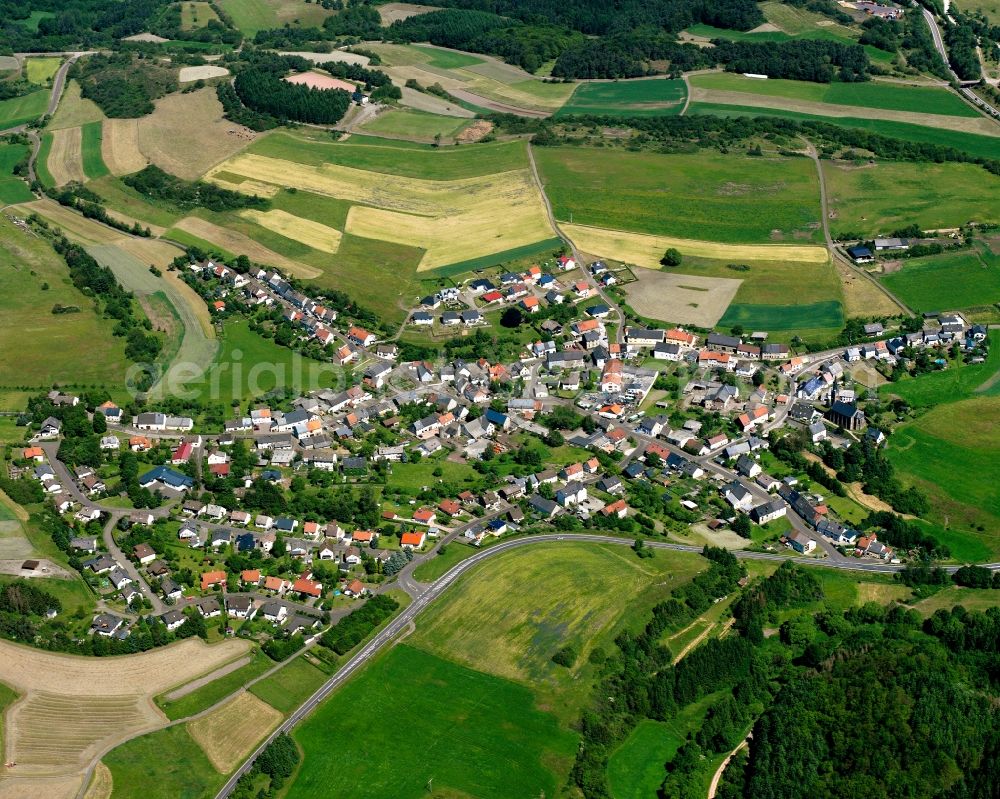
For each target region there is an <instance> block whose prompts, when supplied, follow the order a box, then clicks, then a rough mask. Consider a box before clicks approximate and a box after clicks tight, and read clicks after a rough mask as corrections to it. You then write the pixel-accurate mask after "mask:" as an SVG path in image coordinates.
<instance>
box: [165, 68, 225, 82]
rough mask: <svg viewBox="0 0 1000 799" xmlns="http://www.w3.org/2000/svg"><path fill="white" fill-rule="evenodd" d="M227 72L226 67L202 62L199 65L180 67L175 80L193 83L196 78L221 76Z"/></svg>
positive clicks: (204, 78) (206, 78)
mask: <svg viewBox="0 0 1000 799" xmlns="http://www.w3.org/2000/svg"><path fill="white" fill-rule="evenodd" d="M228 74H229V70H228V69H226V68H225V67H220V66H217V65H215V64H204V65H202V66H199V67H181V70H180V72H179V73H178V75H177V81H178V82H179V83H193V82H194V81H196V80H209V79H211V78H222V77H225V76H226V75H228Z"/></svg>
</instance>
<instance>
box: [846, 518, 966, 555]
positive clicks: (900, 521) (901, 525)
mask: <svg viewBox="0 0 1000 799" xmlns="http://www.w3.org/2000/svg"><path fill="white" fill-rule="evenodd" d="M861 526H862V527H863V528H864V529H865V530H872V529H878V530H880V532H879V538H880V539H881V540H882V541H884V542H885V543H887V544H889V545H891V546H893V547H895V548H896V549H901V550H904V551H909V550H918V551H919V552H921V553H923V555H924V556H926V557H937V558H947V557H949V556H950V555H951V551H950V550H949V549H948V546H947V545H946V544H942V543H940V542H939V541H936V540H935V539H934V538H931V536H929V535H927V533H925V532H924V530H923V528H921V527H920V526H919V525H917V524H914V523H913V522H908V521H907V520H906V519H904V518H903V517H902V516H897V515H896V514H895V513H890V512H889V511H872V512H871V513H869V514H868V515H867V516H866V517H865V518H864V520H863V521H862V522H861Z"/></svg>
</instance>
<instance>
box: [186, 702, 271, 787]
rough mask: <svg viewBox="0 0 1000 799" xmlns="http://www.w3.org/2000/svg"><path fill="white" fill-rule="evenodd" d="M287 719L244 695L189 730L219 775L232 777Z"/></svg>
mask: <svg viewBox="0 0 1000 799" xmlns="http://www.w3.org/2000/svg"><path fill="white" fill-rule="evenodd" d="M283 718H284V716H282V714H281V713H280V712H279V711H277V710H275V709H274V708H273V707H271V706H270V705H269V704H267V703H266V702H264V701H263V700H262V699H258V698H257V697H256V696H254V695H253V694H251V693H247V692H243V693H241V694H238V695H237V696H236V697H235V698H234V699H231V700H230V701H229V702H227V703H226V704H224V705H223V706H222V707H220V708H217V709H216V710H213V711H212V712H211V713H209V714H208V715H207V716H202V717H201V718H200V719H196V720H195V721H191V722H188V725H187V728H188V732H189V733H190V734H191V737H192V738H194V740H195V741H197V743H198V745H199V746H200V747H201V748H202V750H203V751H204V752H205V754H206V755H207V756H208V759H209V760H210V761H211V763H212V765H213V766H215V769H216V771H218V772H219V773H220V774H228V773H229V772H231V771H232V770H233V769H234V768H236V767H237V766H238V765H239V764H240V763H241V762H243V759H244V758H245V757H246V756H247V755H249V754H250V753H251V752H252V751H253V749H254V747H255V746H256V745H257V744H258V743H260V742H261V740H262V739H263V738H264V736H265V735H267V734H268V733H269V732H270V731H271V730H273V729H274V728H275V727H277V726H278V724H280V723H281V720H282V719H283Z"/></svg>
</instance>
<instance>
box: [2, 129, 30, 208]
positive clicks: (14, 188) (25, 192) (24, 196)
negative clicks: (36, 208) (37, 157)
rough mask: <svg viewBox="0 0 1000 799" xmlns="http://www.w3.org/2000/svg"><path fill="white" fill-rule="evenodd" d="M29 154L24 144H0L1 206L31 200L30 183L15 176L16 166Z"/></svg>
mask: <svg viewBox="0 0 1000 799" xmlns="http://www.w3.org/2000/svg"><path fill="white" fill-rule="evenodd" d="M27 155H28V147H27V146H26V145H24V144H0V206H4V205H10V204H13V203H23V202H31V200H33V199H34V198H35V196H34V195H33V194H32V193H31V190H30V189H29V188H28V184H27V183H25V182H24V181H23V180H21V178H19V177H15V176H14V167H15V166H16V165H17V164H18V163H19V162H20V161H21V160H22V159H24V158H25V157H26V156H27Z"/></svg>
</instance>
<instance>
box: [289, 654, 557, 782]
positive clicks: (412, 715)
mask: <svg viewBox="0 0 1000 799" xmlns="http://www.w3.org/2000/svg"><path fill="white" fill-rule="evenodd" d="M386 701H390V702H391V703H392V707H393V710H392V712H391V713H376V714H364V713H359V712H358V708H364V707H377V706H384V703H385V702H386ZM334 726H336V728H337V730H338V736H341V737H342V739H343V740H344V741H350V742H351V757H349V758H345V757H344V753H343V751H341V750H340V747H338V746H331V742H330V730H331V729H332V728H333V727H334ZM401 730H405V731H406V736H405V738H401V737H400V731H401ZM294 737H295V739H296V741H298V743H299V745H300V746H301V747H302V749H303V752H304V755H305V757H304V760H303V763H302V766H301V768H300V771H299V773H298V776H297V777H296V778H295V780H294V782H293V783H292V784H291V786H290V787H289V789H288V793H287V794H286V795H287V797H288V799H301V798H302V797H314V796H317V795H318V794H321V795H325V796H336V795H345V796H346V795H350V796H352V797H355V798H356V799H382V798H383V797H386V796H393V797H395V798H396V799H418V798H419V797H424V796H426V795H427V786H428V783H429V781H430V780H432V779H433V782H434V792H435V795H440V796H455V797H458V796H475V797H478V799H509V798H510V797H512V796H539V795H541V794H542V793H544V795H545V796H556V795H558V790H559V787H560V785H561V784H562V781H563V780H564V779H565V777H566V774H567V773H568V770H569V767H570V765H571V764H572V761H573V756H574V753H575V751H576V746H577V735H576V734H575V733H572V732H569V731H567V730H564V729H562V728H561V727H560V726H559V725H558V724H557V722H556V720H555V718H554V717H553V716H552V715H550V714H549V713H546V712H544V711H542V710H539V709H538V708H537V707H536V705H535V700H534V696H533V695H532V693H531V691H530V690H529V689H528V688H525V687H523V686H521V685H518V684H516V683H513V682H510V681H507V680H504V679H501V678H499V677H495V676H493V675H490V674H484V673H482V672H478V671H473V670H471V669H468V668H465V667H463V666H460V665H457V664H455V663H452V662H450V661H447V660H443V659H441V658H438V657H435V656H434V655H431V654H428V653H426V652H422V651H420V650H418V649H415V648H413V647H411V646H408V645H407V644H399V645H397V646H395V647H393V648H392V649H391V650H389V651H388V652H387V653H385V654H384V655H381V656H379V657H378V658H377V659H376V660H374V661H373V662H372V663H371V664H370V665H369V666H367V667H366V668H365V670H364V671H363V672H362V673H361V674H360V675H359V676H357V677H355V678H354V679H353V680H351V682H349V683H348V684H347V685H345V686H344V687H343V688H341V689H340V690H338V691H337V692H336V693H335V694H333V696H332V697H330V699H328V700H327V701H326V702H324V703H323V704H322V705H320V707H319V708H317V710H316V711H315V712H314V713H313V714H312V715H311V716H309V717H308V718H307V719H306V720H305V721H304V722H303V724H302V725H301V726H300V727H298V728H297V729H296V730H295V732H294Z"/></svg>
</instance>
